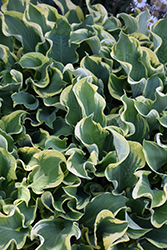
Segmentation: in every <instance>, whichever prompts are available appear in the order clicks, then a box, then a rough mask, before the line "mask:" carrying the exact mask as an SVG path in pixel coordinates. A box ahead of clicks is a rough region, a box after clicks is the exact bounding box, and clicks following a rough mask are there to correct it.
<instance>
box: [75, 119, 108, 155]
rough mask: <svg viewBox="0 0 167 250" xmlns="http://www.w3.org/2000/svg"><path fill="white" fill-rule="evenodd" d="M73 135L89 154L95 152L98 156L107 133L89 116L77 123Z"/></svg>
mask: <svg viewBox="0 0 167 250" xmlns="http://www.w3.org/2000/svg"><path fill="white" fill-rule="evenodd" d="M75 135H76V137H77V138H79V139H80V140H81V142H82V143H83V144H84V145H85V146H86V147H87V149H88V150H89V152H90V153H91V152H92V151H95V152H96V153H97V155H98V154H99V153H101V152H102V148H103V144H104V141H105V139H106V136H107V135H108V132H107V130H106V129H104V128H102V127H101V125H100V124H99V123H96V122H94V121H93V115H90V116H88V117H86V118H83V119H82V120H81V121H80V122H78V123H77V125H76V127H75Z"/></svg>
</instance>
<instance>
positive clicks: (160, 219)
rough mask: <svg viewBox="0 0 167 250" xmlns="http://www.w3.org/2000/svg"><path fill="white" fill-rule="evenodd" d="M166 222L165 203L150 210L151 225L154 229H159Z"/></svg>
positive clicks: (166, 203)
mask: <svg viewBox="0 0 167 250" xmlns="http://www.w3.org/2000/svg"><path fill="white" fill-rule="evenodd" d="M166 222H167V202H165V203H164V204H163V205H162V206H160V207H156V208H154V209H153V210H152V216H151V223H152V224H153V226H154V227H156V228H160V227H162V226H163V225H164V224H166Z"/></svg>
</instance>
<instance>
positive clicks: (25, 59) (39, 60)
mask: <svg viewBox="0 0 167 250" xmlns="http://www.w3.org/2000/svg"><path fill="white" fill-rule="evenodd" d="M46 63H47V64H48V65H49V63H50V59H49V58H48V57H46V56H44V55H43V54H41V53H39V52H29V53H26V54H25V55H24V56H22V57H21V59H20V61H19V64H20V65H21V67H22V68H28V69H35V70H39V71H40V69H41V68H42V67H43V66H44V65H45V64H46ZM41 71H42V70H41Z"/></svg>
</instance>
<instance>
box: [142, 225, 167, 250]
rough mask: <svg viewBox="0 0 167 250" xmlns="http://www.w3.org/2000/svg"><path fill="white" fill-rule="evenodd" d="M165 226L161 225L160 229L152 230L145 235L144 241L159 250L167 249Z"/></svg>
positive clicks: (166, 228) (166, 227)
mask: <svg viewBox="0 0 167 250" xmlns="http://www.w3.org/2000/svg"><path fill="white" fill-rule="evenodd" d="M166 230H167V225H163V226H162V227H161V228H153V230H151V231H150V232H149V233H147V234H146V235H145V237H146V239H147V240H148V241H149V242H151V243H152V244H153V245H154V246H156V247H159V248H160V249H162V248H166V247H167V239H166Z"/></svg>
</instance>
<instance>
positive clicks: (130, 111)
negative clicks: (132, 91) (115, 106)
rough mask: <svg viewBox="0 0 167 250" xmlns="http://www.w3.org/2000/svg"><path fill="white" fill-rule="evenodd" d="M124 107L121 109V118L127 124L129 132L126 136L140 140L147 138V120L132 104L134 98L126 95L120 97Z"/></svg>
mask: <svg viewBox="0 0 167 250" xmlns="http://www.w3.org/2000/svg"><path fill="white" fill-rule="evenodd" d="M121 101H122V102H123V104H124V109H121V112H120V116H121V119H122V120H123V121H124V122H125V123H126V124H127V125H128V126H129V132H130V134H129V135H128V136H127V137H128V139H130V140H135V141H138V142H142V141H143V139H144V138H145V139H147V137H148V132H149V126H148V123H147V121H146V120H145V119H144V118H143V117H142V116H141V115H140V114H139V113H138V112H137V110H136V109H135V106H134V103H135V102H134V100H133V99H130V98H128V97H127V96H126V95H123V96H122V97H121Z"/></svg>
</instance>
